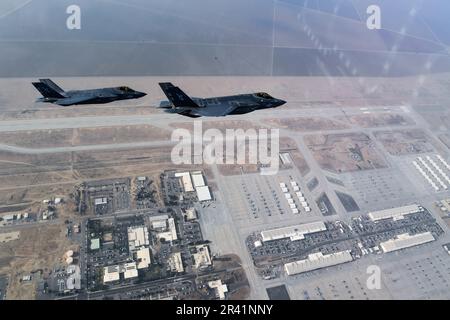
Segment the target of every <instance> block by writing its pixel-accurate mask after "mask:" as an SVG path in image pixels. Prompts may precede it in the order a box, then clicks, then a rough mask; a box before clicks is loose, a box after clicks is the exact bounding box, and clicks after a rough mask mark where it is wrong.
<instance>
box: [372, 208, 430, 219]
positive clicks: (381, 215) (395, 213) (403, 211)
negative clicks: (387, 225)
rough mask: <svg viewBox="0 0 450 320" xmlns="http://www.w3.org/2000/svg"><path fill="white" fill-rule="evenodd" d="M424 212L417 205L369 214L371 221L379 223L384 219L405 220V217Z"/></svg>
mask: <svg viewBox="0 0 450 320" xmlns="http://www.w3.org/2000/svg"><path fill="white" fill-rule="evenodd" d="M420 211H422V209H421V207H419V206H418V205H417V204H413V205H410V206H404V207H398V208H392V209H386V210H380V211H373V212H370V213H369V214H368V216H369V218H370V220H372V221H379V220H383V219H391V218H392V219H394V220H399V219H403V218H404V216H406V215H408V214H412V213H416V212H420Z"/></svg>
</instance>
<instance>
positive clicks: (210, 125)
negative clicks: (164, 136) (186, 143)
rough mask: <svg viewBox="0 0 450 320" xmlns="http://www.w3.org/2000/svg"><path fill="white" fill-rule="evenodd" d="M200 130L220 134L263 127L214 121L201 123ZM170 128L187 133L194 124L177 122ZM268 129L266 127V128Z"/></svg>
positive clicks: (235, 121)
mask: <svg viewBox="0 0 450 320" xmlns="http://www.w3.org/2000/svg"><path fill="white" fill-rule="evenodd" d="M201 123H202V129H203V132H205V131H206V130H208V129H218V130H220V131H221V132H223V133H225V130H226V129H242V130H248V129H255V130H259V129H263V128H264V127H262V126H260V125H257V124H255V123H253V122H251V121H247V120H222V121H218V120H214V121H209V120H208V121H202V122H201ZM170 126H171V127H172V128H175V129H187V130H189V131H191V132H192V131H193V129H194V124H193V122H179V123H171V124H170ZM267 128H268V127H267Z"/></svg>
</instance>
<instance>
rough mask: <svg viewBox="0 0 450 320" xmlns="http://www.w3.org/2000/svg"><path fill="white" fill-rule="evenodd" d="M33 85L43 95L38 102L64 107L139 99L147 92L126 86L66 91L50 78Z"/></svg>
mask: <svg viewBox="0 0 450 320" xmlns="http://www.w3.org/2000/svg"><path fill="white" fill-rule="evenodd" d="M33 86H34V87H35V88H36V89H37V90H38V91H39V92H40V93H41V94H42V96H43V97H42V98H39V99H38V100H37V102H50V103H56V104H58V105H60V106H64V107H66V106H71V105H77V104H103V103H109V102H112V101H117V100H128V99H138V98H142V97H144V96H146V94H145V93H143V92H139V91H135V90H133V89H131V88H129V87H126V86H122V87H115V88H103V89H91V90H72V91H64V90H63V89H61V88H60V87H59V86H58V85H57V84H56V83H54V82H53V81H52V80H50V79H40V80H39V82H33Z"/></svg>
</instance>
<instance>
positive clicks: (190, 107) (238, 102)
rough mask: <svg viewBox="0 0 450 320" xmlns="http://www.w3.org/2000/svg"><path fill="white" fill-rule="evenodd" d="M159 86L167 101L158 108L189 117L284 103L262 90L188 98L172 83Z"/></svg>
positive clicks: (246, 110) (223, 114)
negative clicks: (222, 95) (221, 95)
mask: <svg viewBox="0 0 450 320" xmlns="http://www.w3.org/2000/svg"><path fill="white" fill-rule="evenodd" d="M159 86H160V87H161V89H162V90H163V91H164V94H165V95H166V96H167V98H168V99H169V101H168V102H162V103H161V105H160V108H164V109H166V110H165V112H167V113H178V114H180V115H183V116H186V117H190V118H199V117H223V116H227V115H235V114H245V113H250V112H253V111H255V110H260V109H269V108H276V107H279V106H281V105H283V104H285V103H286V101H284V100H280V99H276V98H273V97H272V96H270V95H269V94H267V93H264V92H260V93H249V94H239V95H235V96H226V97H214V98H205V99H203V98H190V97H189V96H188V95H187V94H185V93H184V92H183V91H182V90H181V89H180V88H178V87H176V86H174V85H173V84H172V83H160V84H159Z"/></svg>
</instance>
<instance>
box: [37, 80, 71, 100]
mask: <svg viewBox="0 0 450 320" xmlns="http://www.w3.org/2000/svg"><path fill="white" fill-rule="evenodd" d="M33 86H34V87H35V88H36V89H37V90H38V91H39V92H40V93H41V94H42V96H43V97H44V98H54V99H61V98H65V96H63V95H62V94H61V93H59V92H58V91H56V90H55V89H54V88H52V87H50V86H49V85H47V84H45V83H42V82H33Z"/></svg>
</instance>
